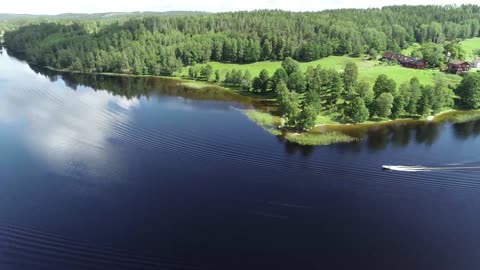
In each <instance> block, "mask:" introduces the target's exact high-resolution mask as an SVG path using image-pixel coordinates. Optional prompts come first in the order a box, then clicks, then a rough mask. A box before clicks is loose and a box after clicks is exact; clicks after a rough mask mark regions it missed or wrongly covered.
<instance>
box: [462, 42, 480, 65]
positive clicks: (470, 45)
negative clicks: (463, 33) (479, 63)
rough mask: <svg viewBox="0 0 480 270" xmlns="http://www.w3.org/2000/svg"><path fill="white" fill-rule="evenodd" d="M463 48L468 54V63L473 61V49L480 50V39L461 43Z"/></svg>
mask: <svg viewBox="0 0 480 270" xmlns="http://www.w3.org/2000/svg"><path fill="white" fill-rule="evenodd" d="M460 44H461V45H462V48H463V49H464V50H465V52H466V53H467V58H466V60H467V61H471V60H472V58H473V49H480V38H471V39H467V40H464V41H462V42H461V43H460Z"/></svg>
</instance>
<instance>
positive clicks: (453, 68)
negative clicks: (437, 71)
mask: <svg viewBox="0 0 480 270" xmlns="http://www.w3.org/2000/svg"><path fill="white" fill-rule="evenodd" d="M448 70H449V71H450V72H452V73H456V74H458V73H464V72H467V71H470V63H468V62H465V61H462V60H454V61H451V62H450V63H448Z"/></svg>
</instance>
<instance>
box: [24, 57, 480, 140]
mask: <svg viewBox="0 0 480 270" xmlns="http://www.w3.org/2000/svg"><path fill="white" fill-rule="evenodd" d="M27 63H28V61H27ZM30 64H33V65H37V64H34V63H30ZM38 66H40V65H38ZM41 67H42V68H46V69H48V70H51V71H55V72H60V73H71V74H90V75H102V76H114V77H131V78H159V79H169V80H176V81H178V82H179V83H180V84H181V85H183V86H185V87H189V88H193V89H198V90H201V89H203V88H206V87H216V88H219V89H222V90H225V91H230V92H233V93H236V94H238V95H242V96H246V97H251V98H254V99H258V100H262V99H268V97H263V98H262V97H260V96H258V95H254V94H251V92H248V91H245V90H239V89H238V90H237V89H234V88H230V87H226V86H224V85H220V84H218V83H215V82H207V81H197V80H191V79H186V78H184V77H179V76H163V75H136V74H127V73H112V72H83V71H72V70H60V69H56V68H53V67H49V66H41ZM252 112H254V113H252ZM472 113H473V116H471V114H472ZM244 114H245V115H246V116H247V117H248V118H249V119H250V120H251V121H252V122H254V123H255V124H257V125H258V126H260V127H262V128H263V129H264V130H266V131H267V132H268V133H270V134H272V135H274V136H281V137H283V138H284V139H286V140H288V141H289V142H292V143H296V144H299V145H305V146H319V145H330V144H337V143H350V142H354V141H359V140H361V137H360V136H352V135H351V134H348V133H351V132H346V130H349V131H352V130H366V129H372V128H381V127H387V126H389V125H398V124H409V123H410V124H411V123H414V124H426V123H441V122H448V121H450V122H453V123H462V122H466V121H474V120H476V119H480V110H476V111H475V110H473V111H462V110H456V109H447V110H445V111H442V112H439V113H436V114H435V115H431V116H428V117H426V118H419V119H415V118H402V119H388V120H381V121H377V122H375V121H369V122H365V123H319V124H316V125H315V126H314V127H313V128H312V129H310V130H308V131H293V132H292V131H289V130H288V129H283V128H280V125H278V123H279V121H280V122H281V121H282V120H283V119H282V118H281V117H279V116H274V115H272V114H271V113H270V112H267V111H265V110H261V109H257V108H254V109H250V110H244ZM266 115H269V116H268V117H267V116H266ZM456 115H462V119H463V118H464V119H463V120H461V121H459V120H458V121H457V120H455V117H452V116H456ZM265 118H266V119H267V120H265ZM353 133H355V132H353Z"/></svg>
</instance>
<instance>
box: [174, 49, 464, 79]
mask: <svg viewBox="0 0 480 270" xmlns="http://www.w3.org/2000/svg"><path fill="white" fill-rule="evenodd" d="M348 62H354V63H356V64H357V66H358V70H359V79H360V80H365V81H367V82H368V83H370V84H371V85H372V86H373V84H374V83H375V80H376V78H377V77H378V75H380V74H386V75H388V76H389V77H390V78H392V79H394V80H395V81H396V82H397V84H401V83H403V82H406V81H409V80H410V79H411V78H413V77H417V78H418V79H419V80H420V82H421V83H422V84H433V82H434V81H435V79H437V78H443V79H445V80H447V81H448V82H449V83H452V84H456V83H458V82H460V80H461V77H460V76H458V75H454V74H446V73H444V72H441V71H440V70H436V69H426V70H416V69H411V68H404V67H401V66H398V65H396V66H388V65H384V64H383V63H382V62H380V61H378V60H365V59H363V58H352V57H348V56H330V57H326V58H323V59H320V60H316V61H312V62H305V63H300V68H301V70H302V71H306V70H307V68H308V67H309V66H312V67H316V66H318V65H320V66H321V67H324V68H333V69H335V70H337V71H341V70H343V68H344V67H345V64H347V63H348ZM209 64H210V65H211V66H212V67H213V69H214V70H215V69H218V70H221V71H223V72H226V71H227V70H231V69H239V70H242V71H245V70H249V71H250V73H251V74H252V75H253V76H256V75H258V74H259V73H260V71H261V70H262V69H266V70H267V71H268V72H269V74H270V75H273V73H274V72H275V70H277V69H278V68H280V67H281V62H280V61H275V62H257V63H252V64H227V63H219V62H210V63H209ZM181 75H182V76H188V68H183V70H182V72H181Z"/></svg>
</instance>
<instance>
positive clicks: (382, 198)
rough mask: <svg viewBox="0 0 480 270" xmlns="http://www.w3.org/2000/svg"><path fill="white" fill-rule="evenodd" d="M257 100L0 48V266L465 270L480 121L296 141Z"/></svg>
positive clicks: (472, 228) (475, 210)
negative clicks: (260, 118)
mask: <svg viewBox="0 0 480 270" xmlns="http://www.w3.org/2000/svg"><path fill="white" fill-rule="evenodd" d="M264 105H265V104H260V103H258V102H255V101H253V100H252V99H250V98H247V97H241V96H237V95H235V94H232V93H230V92H225V91H221V90H219V89H208V90H194V89H193V90H192V89H188V88H185V87H183V86H181V85H180V84H179V83H178V82H177V81H174V80H163V79H152V78H142V79H138V78H137V79H134V78H122V77H108V76H93V75H90V76H87V75H58V74H55V73H52V72H47V71H44V70H41V69H38V68H33V67H30V66H29V65H27V64H26V63H24V62H22V61H20V60H17V59H15V58H13V57H11V56H9V55H8V54H7V53H6V52H5V51H3V53H2V55H0V151H1V154H0V269H2V270H4V269H7V270H9V269H12V270H13V269H14V270H16V269H42V270H43V269H74V270H75V269H478V268H479V267H480V157H479V155H478V154H479V153H480V137H478V136H479V135H480V122H471V123H466V124H455V125H452V124H441V125H440V124H422V125H398V126H392V127H385V128H377V129H372V130H368V131H367V132H365V134H366V135H365V137H364V138H363V139H362V140H361V141H359V142H356V143H353V144H344V145H333V146H328V147H299V146H296V145H293V144H289V143H287V142H285V141H283V140H282V139H280V138H276V137H274V136H271V135H270V134H268V133H267V132H265V131H264V130H263V129H262V128H260V127H258V126H257V125H256V124H254V123H252V122H251V121H249V120H248V119H247V117H246V116H244V114H243V113H242V111H241V109H246V108H253V107H254V106H264ZM384 164H389V165H403V166H412V165H419V166H423V167H421V168H422V170H418V171H415V170H414V171H410V172H407V171H382V170H381V166H382V165H384Z"/></svg>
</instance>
